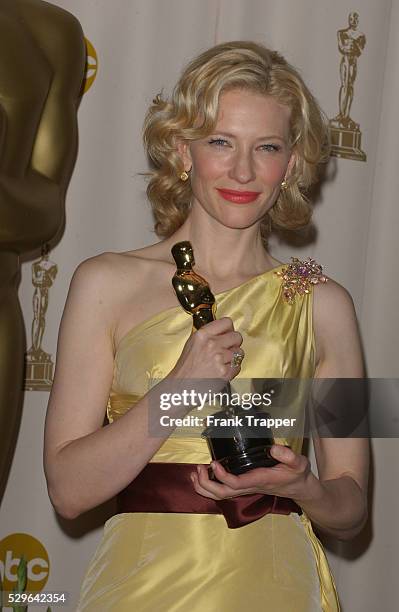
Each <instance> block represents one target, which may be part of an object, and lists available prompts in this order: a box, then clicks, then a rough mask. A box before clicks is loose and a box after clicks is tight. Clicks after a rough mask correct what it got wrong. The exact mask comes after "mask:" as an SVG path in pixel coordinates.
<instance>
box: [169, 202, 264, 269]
mask: <svg viewBox="0 0 399 612" xmlns="http://www.w3.org/2000/svg"><path fill="white" fill-rule="evenodd" d="M181 240H189V241H190V242H191V244H192V246H193V249H194V257H195V261H196V265H195V271H196V272H197V273H198V274H203V275H204V276H205V277H209V278H215V279H221V280H222V279H226V278H239V277H243V278H246V277H251V276H255V275H257V274H261V273H262V272H264V271H265V270H267V269H269V268H272V267H274V265H275V264H274V263H273V260H272V259H271V257H270V256H269V255H268V253H267V251H266V249H265V247H264V246H263V243H262V239H261V233H260V222H257V223H255V224H254V225H252V226H250V227H247V228H243V229H241V228H238V229H237V228H229V227H226V226H224V225H222V224H221V223H219V222H218V221H217V220H216V219H214V218H213V217H211V216H210V215H209V214H208V213H206V212H205V211H204V210H203V209H202V208H199V207H193V208H192V210H191V212H190V214H189V216H188V218H187V219H186V221H185V223H184V224H183V225H182V226H181V227H180V228H179V229H178V230H177V232H175V233H174V234H173V235H172V236H171V237H170V238H168V242H169V243H170V247H171V246H173V244H175V243H176V242H180V241H181Z"/></svg>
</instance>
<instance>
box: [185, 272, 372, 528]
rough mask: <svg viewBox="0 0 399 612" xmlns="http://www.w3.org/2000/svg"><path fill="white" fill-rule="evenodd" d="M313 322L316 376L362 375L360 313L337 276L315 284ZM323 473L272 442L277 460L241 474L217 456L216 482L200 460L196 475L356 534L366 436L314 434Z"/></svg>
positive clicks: (200, 484) (215, 487) (216, 491)
mask: <svg viewBox="0 0 399 612" xmlns="http://www.w3.org/2000/svg"><path fill="white" fill-rule="evenodd" d="M314 297H315V299H314V326H315V335H316V340H317V352H318V358H317V364H318V365H317V372H316V375H317V377H318V378H358V377H362V376H363V364H362V356H361V350H360V342H359V336H358V331H357V324H356V317H355V312H354V308H353V304H352V300H351V298H350V296H349V295H348V293H347V292H346V291H345V290H344V289H343V288H342V287H340V286H339V285H337V283H334V281H330V282H329V283H327V284H326V285H320V286H318V287H316V288H315V296H314ZM315 451H316V458H317V464H318V469H319V478H317V477H316V476H315V475H314V474H313V473H312V471H311V466H310V462H309V460H308V458H307V457H305V456H303V455H298V454H296V453H294V452H293V451H292V450H291V449H290V448H286V447H284V446H280V445H274V446H273V447H272V448H271V451H270V452H271V454H272V455H273V457H275V459H277V460H278V461H279V463H278V464H277V465H276V466H274V467H272V468H257V469H254V470H251V471H249V472H247V473H245V474H241V475H240V476H235V475H233V474H229V473H228V472H226V470H225V469H224V468H223V466H222V465H221V464H220V463H218V462H213V463H214V465H213V469H214V472H215V475H216V477H217V478H218V480H219V481H220V482H221V483H223V484H218V483H216V482H214V481H212V480H210V479H209V477H208V473H207V470H206V469H204V467H203V466H199V470H198V475H197V473H196V472H193V474H192V478H193V483H194V488H195V490H196V491H197V493H199V494H201V495H204V496H206V497H210V498H212V499H225V498H229V497H235V496H237V495H246V494H248V493H266V494H268V495H278V496H280V497H290V498H292V499H294V500H295V501H296V502H297V503H298V504H299V505H300V506H301V507H302V508H303V510H304V511H305V512H306V514H307V515H308V516H309V518H310V519H311V520H312V521H313V522H314V523H315V524H316V525H317V526H318V527H320V529H322V530H323V531H325V532H327V533H329V534H331V535H333V536H335V537H337V538H339V539H349V538H351V537H353V536H354V535H356V534H357V533H358V532H359V531H360V530H361V528H362V526H363V525H364V523H365V521H366V518H367V499H366V495H367V493H366V492H367V475H368V441H367V440H365V439H355V438H348V439H340V438H316V439H315Z"/></svg>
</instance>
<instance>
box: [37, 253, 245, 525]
mask: <svg viewBox="0 0 399 612" xmlns="http://www.w3.org/2000/svg"><path fill="white" fill-rule="evenodd" d="M112 283H113V284H112ZM111 288H113V289H115V266H114V264H113V263H112V256H111V260H110V256H109V255H107V254H106V255H103V256H99V257H97V258H93V259H91V260H88V261H86V262H84V263H83V264H81V265H80V266H79V268H78V269H77V271H76V272H75V275H74V277H73V280H72V283H71V288H70V291H69V295H68V299H67V303H66V307H65V311H64V314H63V317H62V322H61V327H60V334H59V341H58V351H57V367H56V372H55V377H54V384H53V388H52V391H51V395H50V400H49V406H48V413H47V419H46V429H45V446H44V463H45V472H46V477H47V483H48V490H49V495H50V498H51V500H52V502H53V505H54V507H55V508H56V510H57V511H58V512H59V513H60V514H62V515H63V516H65V517H67V518H74V517H76V516H78V515H79V514H81V513H82V512H84V511H86V510H88V509H90V508H93V507H95V506H97V505H99V504H100V503H102V502H104V501H105V500H107V499H110V498H111V497H113V496H114V495H116V494H117V493H119V492H120V491H121V490H122V489H123V488H125V487H126V486H127V484H128V483H130V482H131V481H132V480H134V478H135V477H136V476H137V474H139V473H140V471H141V470H142V469H143V467H144V466H145V465H146V464H147V462H148V461H149V460H150V459H151V457H152V456H153V455H154V454H155V452H156V451H157V450H158V448H159V447H160V446H161V445H162V443H163V441H164V440H165V438H167V436H168V434H165V436H164V438H161V437H157V438H152V437H150V435H149V433H148V424H147V418H148V410H149V397H148V396H149V394H147V395H145V396H144V397H143V398H142V399H141V400H140V401H139V402H138V403H137V404H135V406H134V409H133V410H129V411H128V412H127V413H126V414H124V415H123V416H122V417H120V418H119V419H118V420H117V421H115V422H114V423H112V424H110V425H106V426H105V427H102V424H103V420H104V416H105V410H106V405H107V400H108V396H109V391H110V387H111V384H112V376H113V362H114V356H113V342H112V336H113V330H114V327H115V323H116V322H115V320H114V315H113V312H114V311H115V304H113V302H112V299H114V298H112V295H115V294H117V291H115V290H113V291H112V290H111ZM110 296H111V297H110ZM211 326H212V327H211ZM201 332H202V330H201ZM215 333H216V336H215ZM212 334H213V336H212V338H213V342H208V340H209V337H210V335H212ZM232 334H233V335H232ZM239 336H240V335H239V334H237V332H233V331H232V324H231V321H230V320H229V319H226V318H225V319H224V320H223V319H220V320H219V321H215V322H214V323H212V324H210V326H208V329H207V330H205V329H204V330H203V333H200V332H197V333H196V334H194V336H193V337H192V338H190V339H189V340H188V342H187V343H186V345H185V348H184V350H183V353H182V357H181V358H180V359H179V361H178V362H177V364H176V366H175V368H174V369H173V371H172V373H170V375H169V377H168V378H169V379H170V377H172V378H173V377H180V378H185V377H186V378H189V377H190V374H191V378H193V377H194V374H193V372H194V371H196V372H197V374H196V375H198V376H202V377H203V378H211V377H214V376H215V371H218V368H220V369H219V371H220V373H221V376H223V372H224V370H223V368H221V367H220V366H219V365H218V364H219V360H220V350H219V349H220V345H221V344H222V345H223V346H228V345H229V346H231V350H230V349H228V350H227V351H226V357H225V362H228V361H229V360H230V359H231V355H232V352H233V350H236V347H237V346H238V345H239V343H240V342H239ZM218 347H219V348H218ZM204 356H205V358H204ZM201 368H202V371H201ZM238 371H239V369H238V368H237V369H235V371H234V372H232V371H231V370H229V377H232V376H233V375H236V374H237V373H238ZM160 385H162V382H161V383H159V385H157V387H159V386H160ZM178 410H179V409H177V408H176V409H175V411H176V412H175V413H176V415H179V414H180V413H179V412H178ZM169 414H171V416H173V415H174V414H172V411H170V412H169Z"/></svg>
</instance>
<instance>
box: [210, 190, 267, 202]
mask: <svg viewBox="0 0 399 612" xmlns="http://www.w3.org/2000/svg"><path fill="white" fill-rule="evenodd" d="M217 191H218V193H219V194H220V195H221V196H222V198H223V199H224V200H228V202H234V203H235V204H248V203H249V202H253V201H254V200H256V198H257V197H258V196H259V195H260V193H261V192H260V191H236V190H235V189H218V188H217Z"/></svg>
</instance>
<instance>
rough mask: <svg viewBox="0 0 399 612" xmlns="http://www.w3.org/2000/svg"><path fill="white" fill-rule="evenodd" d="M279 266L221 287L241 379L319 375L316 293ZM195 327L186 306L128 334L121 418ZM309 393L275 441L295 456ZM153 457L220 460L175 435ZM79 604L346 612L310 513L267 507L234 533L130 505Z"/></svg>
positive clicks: (92, 607)
mask: <svg viewBox="0 0 399 612" xmlns="http://www.w3.org/2000/svg"><path fill="white" fill-rule="evenodd" d="M279 269H281V266H279V267H278V268H276V269H273V270H270V271H268V272H265V273H263V274H260V275H258V276H256V277H254V278H252V279H250V280H249V281H248V282H246V283H243V284H242V285H240V286H238V287H235V288H233V289H230V290H228V291H224V292H223V293H220V294H217V295H216V302H217V317H218V318H220V317H222V316H229V317H231V318H232V320H233V321H234V326H235V329H237V330H239V331H240V332H241V334H242V336H243V344H242V346H243V348H244V350H245V359H244V361H243V364H242V368H241V372H240V375H239V376H238V377H237V379H242V380H244V381H247V380H249V379H252V378H254V379H256V378H305V379H306V378H311V377H312V376H313V375H314V370H315V347H314V336H313V327H312V293H309V294H306V295H303V296H299V295H298V296H297V298H296V301H295V303H294V304H292V305H290V304H287V303H286V302H285V301H284V300H283V297H282V291H281V279H280V278H279V277H278V276H277V275H276V274H275V272H276V271H278V270H279ZM191 329H192V319H191V316H190V315H188V314H187V313H186V312H184V311H183V310H182V309H181V307H180V306H176V307H173V308H169V309H167V310H164V311H162V312H160V313H158V314H157V315H155V316H152V317H150V318H149V319H147V320H146V321H143V322H142V323H140V324H139V325H136V326H135V327H134V328H132V329H131V330H130V331H129V332H128V333H127V334H126V335H125V336H124V337H123V338H122V340H121V341H120V343H119V345H118V347H117V348H116V350H115V362H114V376H113V383H112V389H111V393H110V400H109V402H108V409H107V414H108V419H109V421H110V422H112V421H113V420H114V419H117V418H119V417H120V416H121V415H123V414H124V413H125V412H126V411H127V410H129V409H133V410H134V404H135V403H136V402H137V401H138V400H139V399H140V398H141V397H142V396H143V395H144V394H145V393H146V392H147V391H148V390H149V389H150V388H151V387H152V386H153V385H154V384H156V382H157V381H158V380H159V379H162V378H163V377H164V376H166V375H167V374H168V372H169V371H170V370H171V369H172V368H173V367H174V365H175V363H176V361H177V359H178V357H179V355H180V354H181V351H182V349H183V346H184V344H185V342H186V340H187V338H188V337H189V335H190V333H191ZM237 379H235V380H236V381H237ZM233 385H234V381H233ZM237 385H239V381H238V382H237ZM302 399H303V398H297V400H296V402H295V407H294V408H293V409H295V410H296V416H297V417H298V428H297V430H296V432H295V437H294V438H291V439H289V440H287V439H284V438H276V441H278V442H280V443H288V444H289V445H290V446H291V448H293V450H295V451H296V452H301V448H302V431H301V429H302V426H303V419H304V416H303V402H302ZM152 461H156V462H167V463H173V462H177V463H179V462H180V463H193V464H196V463H209V453H208V448H207V445H206V442H205V441H204V440H203V439H202V438H199V437H181V436H180V437H179V436H176V435H175V436H171V437H170V438H168V439H167V440H166V442H165V443H164V444H163V445H162V446H161V448H160V449H159V450H158V452H157V453H156V454H155V455H154V456H153V458H152ZM77 609H78V611H80V612H82V611H85V612H87V611H93V612H94V611H96V612H99V611H104V612H108V611H116V610H118V612H119V611H122V612H124V611H125V610H126V611H129V610H135V611H136V612H155V611H156V612H204V611H206V612H241V611H242V609H250V610H251V612H261V611H266V610H281V611H284V612H320V611H322V612H337V611H339V609H340V608H339V603H338V597H337V593H336V589H335V585H334V580H333V577H332V575H331V573H330V570H329V567H328V563H327V560H326V557H325V553H324V550H323V548H322V546H321V544H320V542H319V540H318V539H317V537H316V536H315V534H314V533H313V529H312V526H311V524H310V522H309V520H308V518H307V517H306V515H304V514H302V515H301V516H299V515H298V514H294V513H292V514H290V515H288V516H285V515H276V514H268V515H266V516H264V517H262V518H261V519H259V520H257V521H255V522H253V523H250V524H248V525H246V526H244V527H241V528H239V529H228V527H227V526H226V523H225V519H224V518H223V516H221V515H213V514H185V513H179V514H170V513H165V514H160V513H132V514H130V513H124V514H117V515H115V516H113V517H112V518H111V519H109V521H107V522H106V524H105V526H104V534H103V537H102V540H101V542H100V544H99V546H98V548H97V550H96V552H95V554H94V557H93V559H92V560H91V563H90V565H89V567H88V569H87V572H86V575H85V578H84V581H83V585H82V588H81V595H80V600H79V604H78V608H77Z"/></svg>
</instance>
